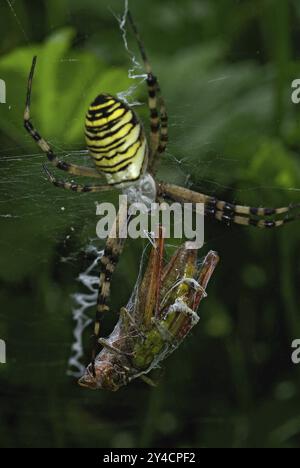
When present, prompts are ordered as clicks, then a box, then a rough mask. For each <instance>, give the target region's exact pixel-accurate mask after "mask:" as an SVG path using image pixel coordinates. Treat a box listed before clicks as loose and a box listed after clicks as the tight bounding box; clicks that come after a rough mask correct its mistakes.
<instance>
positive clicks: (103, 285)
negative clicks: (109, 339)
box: [91, 203, 129, 374]
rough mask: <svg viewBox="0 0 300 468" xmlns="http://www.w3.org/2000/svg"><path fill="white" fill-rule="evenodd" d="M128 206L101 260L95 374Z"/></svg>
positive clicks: (119, 216) (120, 250)
mask: <svg viewBox="0 0 300 468" xmlns="http://www.w3.org/2000/svg"><path fill="white" fill-rule="evenodd" d="M127 208H128V207H127V204H125V203H123V204H121V205H120V208H119V212H118V214H117V216H116V218H115V221H114V224H113V226H112V229H111V232H110V234H109V236H108V238H107V239H106V243H105V248H104V252H103V255H102V257H101V258H100V278H99V289H98V299H97V309H96V318H95V322H94V336H93V339H94V345H93V350H92V364H91V369H92V372H93V374H95V366H94V363H95V358H96V354H97V351H98V349H99V339H100V323H101V318H102V315H103V314H104V313H107V312H109V311H110V307H109V298H110V288H111V280H112V276H113V273H114V271H115V268H116V265H117V264H118V261H119V258H120V256H121V254H122V252H123V248H124V244H125V240H126V230H127V224H128V221H129V215H128V209H127Z"/></svg>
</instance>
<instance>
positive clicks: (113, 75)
mask: <svg viewBox="0 0 300 468" xmlns="http://www.w3.org/2000/svg"><path fill="white" fill-rule="evenodd" d="M9 3H10V4H11V5H12V7H13V10H14V11H11V9H10V8H9ZM130 8H131V10H132V12H133V14H134V16H135V18H136V21H137V23H138V25H139V28H140V30H141V32H142V35H143V38H144V42H145V44H146V47H147V50H148V51H149V55H150V57H151V61H152V64H153V67H154V69H155V72H156V73H157V74H158V76H159V78H160V82H161V87H162V89H163V92H164V95H165V98H166V102H167V104H168V110H169V115H170V144H169V147H168V152H167V154H166V156H164V160H163V163H162V165H161V169H160V177H161V178H163V179H165V180H168V181H176V182H179V183H180V184H185V183H186V181H187V180H188V181H189V182H192V183H193V184H194V187H195V188H196V189H197V190H201V191H205V192H207V193H211V194H214V195H217V196H218V197H219V198H221V199H226V200H228V201H232V202H233V201H235V202H239V203H242V204H252V205H254V206H272V205H275V206H285V205H286V204H288V203H290V202H300V193H299V188H300V159H299V153H300V147H299V146H300V127H299V110H298V107H297V106H296V105H294V104H293V103H292V102H291V83H292V81H293V80H294V79H296V78H300V50H299V44H300V4H299V2H298V1H297V0H295V1H282V0H240V1H238V0H185V1H182V0H164V1H158V0H156V1H155V0H151V1H143V2H141V1H136V0H132V1H131V2H130ZM111 10H113V11H114V12H115V13H117V14H118V15H120V14H121V13H122V12H123V10H124V2H123V1H121V0H118V1H117V0H101V1H99V0H84V1H83V0H82V1H80V0H72V1H71V0H50V1H41V0H35V1H33V0H23V1H22V0H16V1H14V2H13V1H10V2H8V1H6V0H1V2H0V31H1V41H0V53H1V58H0V78H2V79H4V80H5V81H6V84H7V105H3V104H1V105H0V126H1V136H0V142H1V145H0V164H1V165H0V174H1V180H0V286H1V292H0V338H2V339H5V341H6V343H7V360H8V362H7V364H6V365H0V445H1V446H2V447H112V448H113V447H299V446H300V439H299V437H300V400H299V385H300V365H299V366H298V367H297V366H295V365H293V364H292V362H291V343H292V341H293V340H294V339H295V338H300V310H299V304H300V299H299V293H298V291H299V280H300V263H299V243H298V237H299V223H297V222H295V223H291V224H290V225H288V226H286V227H284V228H282V229H278V230H277V231H269V230H267V231H260V230H255V229H254V228H244V227H232V228H230V227H227V226H225V225H220V224H218V223H217V222H214V221H207V222H206V245H205V248H204V250H203V254H204V253H205V252H206V251H208V250H209V249H214V250H217V251H218V252H219V254H220V256H221V263H220V266H219V267H218V270H217V271H216V273H215V275H214V277H213V279H212V282H211V283H210V285H209V288H208V294H209V296H208V299H206V301H205V302H204V303H203V304H202V305H201V308H200V315H201V321H200V323H199V325H198V326H197V327H196V328H195V329H194V331H193V333H192V334H191V336H190V337H189V338H188V339H187V340H186V341H185V342H184V343H183V345H182V346H181V347H180V348H179V349H178V350H177V351H176V352H175V353H174V354H173V355H172V356H171V357H170V358H169V359H168V361H167V362H166V366H165V372H164V375H163V377H162V379H161V382H160V384H159V386H158V388H156V389H152V388H150V387H147V386H146V385H145V384H143V383H142V382H134V383H132V384H131V385H130V386H128V387H127V388H123V389H121V390H120V391H119V392H117V393H115V394H111V393H108V392H105V391H99V392H94V393H93V392H90V391H88V390H84V389H81V388H79V387H78V386H77V384H76V380H74V379H72V378H71V377H69V376H67V375H66V372H67V368H68V364H67V363H68V359H69V357H70V352H71V351H70V349H71V343H72V340H73V336H72V333H73V329H74V323H73V321H72V315H71V311H72V307H73V301H72V298H71V294H72V293H74V292H78V291H80V289H81V286H80V284H79V283H78V281H77V280H76V278H77V277H78V275H79V273H80V272H82V271H84V270H85V268H86V267H87V265H88V264H89V262H90V259H89V258H87V255H86V254H85V253H84V252H85V250H86V246H87V245H88V244H89V243H90V242H91V241H90V239H91V238H95V225H96V221H97V219H96V216H95V202H96V201H103V200H104V199H105V200H114V201H115V200H116V194H112V195H105V196H104V195H103V198H100V197H99V195H91V194H86V195H79V194H76V193H68V192H67V191H62V190H59V189H56V188H55V187H53V186H51V185H50V184H48V183H47V181H46V179H45V177H44V174H43V173H42V170H41V164H42V162H44V161H45V157H44V155H42V154H41V153H40V151H39V149H38V148H37V147H36V146H35V145H34V143H33V142H32V141H31V139H30V137H29V136H28V135H27V134H26V133H25V131H24V130H23V123H22V113H23V108H24V98H25V92H26V80H27V74H28V71H29V68H30V63H31V59H32V56H33V54H35V53H38V56H39V62H38V67H37V70H36V77H35V78H36V79H35V82H34V88H33V103H32V114H33V117H34V122H35V124H36V126H37V127H38V128H39V130H40V131H41V132H42V133H43V134H44V136H46V137H47V139H48V140H49V141H50V142H51V144H52V145H53V147H54V148H55V150H56V152H57V153H58V154H59V155H60V156H62V155H63V156H64V158H65V159H67V160H72V161H75V162H78V161H80V160H81V161H82V159H83V160H84V163H85V164H88V163H89V162H88V158H87V156H86V155H82V154H80V153H78V150H80V149H84V139H83V122H84V113H85V110H86V107H87V105H88V103H89V102H90V101H91V100H92V98H93V97H94V96H95V95H96V94H98V93H99V92H111V93H114V94H116V93H117V92H119V91H122V90H125V89H127V88H128V87H129V86H130V85H132V84H138V82H133V81H132V80H129V79H128V78H127V73H128V68H129V67H130V65H131V63H130V57H129V56H128V54H127V53H126V51H125V49H124V45H123V42H122V36H121V32H120V29H119V25H118V22H117V21H116V19H115V18H114V16H113V14H112V12H111ZM129 37H130V36H129ZM130 48H131V49H132V50H134V51H135V53H136V55H137V51H136V48H135V44H134V41H133V40H132V38H131V39H130ZM137 57H138V55H137ZM145 96H146V94H145V86H144V85H143V84H142V85H140V86H139V87H138V89H137V91H136V97H138V98H139V99H140V100H141V101H144V100H145ZM138 112H139V113H140V115H141V116H143V117H146V116H147V111H146V106H142V107H140V108H139V109H138ZM76 151H77V152H76ZM59 175H60V174H59ZM93 242H94V243H95V242H96V241H93ZM100 244H101V243H100V241H99V247H101V245H100ZM141 248H142V243H141V242H132V241H131V242H128V244H127V248H126V252H125V254H124V256H123V258H122V262H121V264H120V266H119V268H118V271H117V274H116V276H115V277H114V285H113V297H112V308H113V310H114V311H115V312H116V311H117V310H119V308H120V307H121V306H122V305H125V304H126V302H127V299H128V297H129V295H130V291H131V290H132V287H133V285H134V282H135V279H136V276H137V272H138V268H139V261H140V255H141ZM93 312H94V311H93V310H90V313H91V317H92V316H93ZM116 319H117V315H116V314H115V315H114V314H112V315H111V317H106V321H105V331H106V333H108V332H109V331H110V330H111V328H112V326H113V324H114V322H115V321H116ZM90 335H91V329H89V330H87V331H86V332H85V336H84V339H85V350H86V361H87V360H88V356H89V355H88V350H89V345H90V338H89V337H90Z"/></svg>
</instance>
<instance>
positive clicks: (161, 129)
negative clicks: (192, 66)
mask: <svg viewBox="0 0 300 468" xmlns="http://www.w3.org/2000/svg"><path fill="white" fill-rule="evenodd" d="M128 19H129V22H130V25H131V28H132V30H133V33H134V35H135V38H136V41H137V43H138V46H139V49H140V53H141V56H142V59H143V62H144V66H145V70H146V73H147V86H148V106H149V109H150V128H151V133H150V142H151V154H150V160H149V169H150V171H153V166H154V159H155V156H156V154H157V153H159V154H162V153H163V152H164V151H165V149H166V146H167V142H168V115H167V110H166V105H165V101H164V99H163V97H162V96H161V89H160V86H159V83H158V79H157V77H156V76H155V75H154V74H153V72H152V67H151V65H150V62H149V60H148V57H147V54H146V51H145V47H144V44H143V42H142V39H141V37H140V34H139V32H138V29H137V27H136V24H135V22H134V21H133V18H132V15H131V13H130V12H128Z"/></svg>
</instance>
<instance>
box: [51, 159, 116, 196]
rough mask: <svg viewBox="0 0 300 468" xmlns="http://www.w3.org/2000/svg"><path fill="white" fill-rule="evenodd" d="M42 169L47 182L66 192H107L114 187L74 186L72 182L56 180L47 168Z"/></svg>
mask: <svg viewBox="0 0 300 468" xmlns="http://www.w3.org/2000/svg"><path fill="white" fill-rule="evenodd" d="M43 169H44V171H45V173H46V176H47V177H48V180H49V182H51V184H53V185H55V187H60V188H63V189H66V190H72V191H73V192H107V191H109V190H113V189H114V188H115V186H114V185H113V184H111V185H108V184H106V185H105V184H103V185H82V184H75V183H74V182H68V181H65V180H61V179H57V178H56V177H54V175H53V174H52V173H51V172H50V171H49V169H48V168H47V166H46V165H45V164H43Z"/></svg>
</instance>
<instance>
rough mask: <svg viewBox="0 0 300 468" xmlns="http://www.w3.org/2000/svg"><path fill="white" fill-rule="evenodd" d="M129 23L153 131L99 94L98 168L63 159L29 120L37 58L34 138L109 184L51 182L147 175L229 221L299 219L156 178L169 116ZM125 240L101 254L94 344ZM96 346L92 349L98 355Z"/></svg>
mask: <svg viewBox="0 0 300 468" xmlns="http://www.w3.org/2000/svg"><path fill="white" fill-rule="evenodd" d="M128 19H129V23H130V25H131V29H132V31H133V34H134V36H135V38H136V41H137V44H138V47H139V50H140V53H141V56H142V60H143V63H144V67H145V71H146V74H147V80H146V82H147V88H148V107H149V111H150V132H149V138H147V137H146V132H145V130H144V127H143V125H142V123H141V121H140V120H139V118H138V116H137V115H136V113H135V112H134V111H133V109H131V108H130V107H129V106H128V105H127V104H125V103H124V102H123V101H122V100H120V99H117V98H116V97H114V96H111V95H109V94H99V95H98V96H97V97H96V98H95V100H94V101H93V102H92V104H91V105H90V107H89V109H88V112H87V115H86V121H85V136H86V143H87V147H88V150H89V153H90V155H91V158H92V160H93V162H94V168H89V167H85V166H79V165H75V164H70V163H67V162H65V161H63V160H61V159H58V158H57V156H56V155H55V154H54V152H53V150H52V149H51V147H50V145H49V144H48V143H47V141H46V140H45V139H44V138H43V137H42V136H41V135H40V134H39V132H38V131H37V130H36V129H35V128H34V126H33V124H32V122H31V119H30V101H31V89H32V80H33V75H34V70H35V66H36V57H34V59H33V62H32V66H31V71H30V74H29V79H28V88H27V99H26V107H25V112H24V125H25V128H26V130H27V131H28V132H29V134H30V135H31V136H32V138H33V139H34V140H35V141H36V143H37V144H38V145H39V147H40V148H41V150H42V151H43V152H44V153H45V154H46V156H47V158H48V160H49V161H50V162H51V163H52V164H53V165H54V166H55V167H57V168H58V169H61V170H62V171H65V172H67V173H69V174H70V175H73V176H88V177H93V178H97V179H99V178H103V176H104V178H105V179H106V183H104V184H103V183H100V184H92V185H81V184H77V183H73V182H71V181H64V180H60V179H57V178H56V177H54V176H53V175H52V174H51V173H50V171H49V170H48V169H47V167H46V166H44V169H45V171H46V174H47V176H48V179H49V181H50V182H51V183H52V184H54V185H55V186H56V187H61V188H64V189H68V190H73V191H75V192H104V191H106V190H112V189H122V190H124V189H126V188H128V187H129V188H130V187H133V186H135V185H137V186H138V184H140V181H141V180H142V179H143V178H145V177H146V178H147V177H148V178H150V180H151V181H152V182H153V186H154V188H155V190H154V192H155V197H154V198H156V199H157V200H161V199H165V200H168V201H175V202H180V203H184V202H189V203H204V206H205V215H207V216H209V217H212V218H215V219H217V220H219V221H222V222H225V223H226V224H227V225H228V224H232V223H236V224H241V225H246V226H247V225H251V226H255V227H258V228H274V227H279V226H282V225H283V224H285V223H287V222H289V221H291V220H293V219H295V218H293V217H291V216H289V213H290V211H291V209H293V208H295V205H294V206H288V207H283V208H253V207H249V206H242V205H236V204H232V203H227V202H224V201H220V200H218V199H217V198H215V197H212V196H209V195H205V194H203V193H198V192H195V191H192V190H189V189H187V188H184V187H180V186H177V185H173V184H169V183H167V182H162V181H158V180H157V179H156V178H155V172H156V171H155V169H156V163H157V161H158V159H159V157H160V155H162V153H163V152H164V151H165V149H166V146H167V142H168V115H167V111H166V106H165V102H164V99H163V97H162V94H161V90H160V86H159V83H158V79H157V77H156V76H155V75H154V74H153V72H152V68H151V65H150V62H149V60H148V58H147V55H146V51H145V48H144V45H143V43H142V41H141V38H140V36H139V33H138V30H137V28H136V25H135V23H134V21H133V18H132V16H131V14H130V13H128ZM122 248H123V241H120V240H118V241H115V240H114V239H112V238H108V241H107V244H106V248H105V251H104V255H103V257H102V259H101V275H100V285H99V297H98V304H97V313H96V320H95V330H94V336H95V343H98V340H99V335H100V317H101V314H102V313H103V312H105V311H108V310H109V306H108V298H109V295H110V281H111V277H112V274H113V271H114V269H115V266H116V264H117V262H118V258H119V256H120V254H121V252H122ZM95 353H96V347H95V349H94V352H93V358H95Z"/></svg>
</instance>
